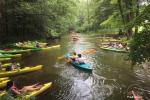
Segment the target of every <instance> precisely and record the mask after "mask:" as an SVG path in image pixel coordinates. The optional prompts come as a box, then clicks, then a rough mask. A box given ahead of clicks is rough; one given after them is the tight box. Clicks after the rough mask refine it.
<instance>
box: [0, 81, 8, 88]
mask: <svg viewBox="0 0 150 100" xmlns="http://www.w3.org/2000/svg"><path fill="white" fill-rule="evenodd" d="M9 81H10V80H9V79H8V80H3V81H0V88H3V87H5V86H6V85H7V82H9Z"/></svg>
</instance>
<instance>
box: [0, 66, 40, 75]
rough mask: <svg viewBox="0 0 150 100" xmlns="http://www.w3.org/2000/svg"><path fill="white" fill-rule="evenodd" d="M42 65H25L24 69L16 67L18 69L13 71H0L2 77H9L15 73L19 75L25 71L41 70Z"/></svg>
mask: <svg viewBox="0 0 150 100" xmlns="http://www.w3.org/2000/svg"><path fill="white" fill-rule="evenodd" d="M42 67H43V66H42V65H38V66H35V67H25V68H23V69H19V70H18V69H16V70H13V71H6V72H5V71H4V72H1V73H0V77H8V76H14V75H18V74H24V73H27V72H32V71H37V70H40V69H42Z"/></svg>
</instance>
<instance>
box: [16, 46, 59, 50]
mask: <svg viewBox="0 0 150 100" xmlns="http://www.w3.org/2000/svg"><path fill="white" fill-rule="evenodd" d="M18 47H19V48H24V49H31V51H41V50H49V49H52V48H59V47H60V45H54V46H50V47H44V48H36V47H34V46H18Z"/></svg>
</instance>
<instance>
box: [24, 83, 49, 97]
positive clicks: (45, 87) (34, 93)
mask: <svg viewBox="0 0 150 100" xmlns="http://www.w3.org/2000/svg"><path fill="white" fill-rule="evenodd" d="M51 86H52V82H49V83H46V84H44V85H43V87H42V88H41V89H40V90H36V91H33V92H30V93H28V95H26V97H25V98H26V100H29V99H30V98H31V97H35V96H37V95H39V94H41V93H43V92H44V91H45V90H47V89H48V88H50V87H51Z"/></svg>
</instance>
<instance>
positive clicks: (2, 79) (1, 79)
mask: <svg viewBox="0 0 150 100" xmlns="http://www.w3.org/2000/svg"><path fill="white" fill-rule="evenodd" d="M8 79H9V77H3V78H0V82H1V81H4V80H8Z"/></svg>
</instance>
